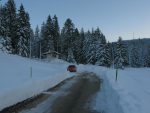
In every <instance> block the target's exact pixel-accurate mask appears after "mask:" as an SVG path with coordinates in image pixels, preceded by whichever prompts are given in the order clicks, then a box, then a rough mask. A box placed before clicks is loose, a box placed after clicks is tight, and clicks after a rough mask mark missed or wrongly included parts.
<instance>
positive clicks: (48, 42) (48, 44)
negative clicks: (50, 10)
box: [44, 15, 54, 52]
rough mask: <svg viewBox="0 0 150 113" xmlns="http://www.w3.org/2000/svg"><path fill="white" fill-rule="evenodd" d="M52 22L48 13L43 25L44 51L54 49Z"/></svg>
mask: <svg viewBox="0 0 150 113" xmlns="http://www.w3.org/2000/svg"><path fill="white" fill-rule="evenodd" d="M52 29H53V23H52V19H51V16H50V15H49V16H48V18H47V22H46V25H45V35H46V36H45V39H44V41H45V51H44V52H47V51H49V50H51V51H54V41H53V30H52Z"/></svg>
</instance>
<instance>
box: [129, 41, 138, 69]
mask: <svg viewBox="0 0 150 113" xmlns="http://www.w3.org/2000/svg"><path fill="white" fill-rule="evenodd" d="M131 66H132V67H140V57H139V50H138V48H137V47H136V45H135V44H134V45H133V47H132V49H131Z"/></svg>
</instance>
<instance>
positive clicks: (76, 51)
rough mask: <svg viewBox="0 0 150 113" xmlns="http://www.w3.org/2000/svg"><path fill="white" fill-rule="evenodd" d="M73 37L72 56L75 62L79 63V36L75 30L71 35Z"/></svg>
mask: <svg viewBox="0 0 150 113" xmlns="http://www.w3.org/2000/svg"><path fill="white" fill-rule="evenodd" d="M73 37H74V39H75V40H74V42H73V45H72V50H73V54H74V57H75V60H76V61H77V63H79V62H80V55H81V51H80V50H81V40H80V34H79V31H78V29H77V28H76V29H75V31H74V33H73Z"/></svg>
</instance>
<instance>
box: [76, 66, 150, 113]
mask: <svg viewBox="0 0 150 113" xmlns="http://www.w3.org/2000/svg"><path fill="white" fill-rule="evenodd" d="M78 68H80V71H89V72H95V73H96V74H97V75H98V76H99V77H100V78H102V79H103V83H102V84H101V85H102V86H101V90H100V91H99V92H98V93H97V94H96V97H95V99H94V101H93V103H92V108H94V110H97V111H99V112H104V113H150V107H149V105H150V87H149V86H150V68H127V69H125V70H119V71H118V81H117V82H116V81H115V74H116V70H113V69H108V68H104V67H99V66H91V65H87V66H84V65H79V66H78Z"/></svg>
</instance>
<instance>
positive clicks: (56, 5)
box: [1, 0, 150, 41]
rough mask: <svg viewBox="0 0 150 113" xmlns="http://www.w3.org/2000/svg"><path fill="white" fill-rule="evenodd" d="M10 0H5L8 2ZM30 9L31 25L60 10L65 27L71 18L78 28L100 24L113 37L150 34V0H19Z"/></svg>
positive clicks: (107, 34)
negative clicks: (67, 20) (65, 23)
mask: <svg viewBox="0 0 150 113" xmlns="http://www.w3.org/2000/svg"><path fill="white" fill-rule="evenodd" d="M6 1H7V0H1V2H2V3H6ZM15 2H16V5H17V7H19V6H20V4H21V3H23V5H24V7H25V9H26V11H28V12H29V14H30V18H31V20H30V21H31V25H32V27H33V28H35V26H36V25H39V26H40V25H41V24H42V22H43V21H46V18H47V16H48V15H49V14H50V15H52V16H53V15H54V14H56V15H57V16H58V19H59V24H60V26H61V27H62V26H63V24H64V22H65V20H66V19H67V18H71V19H72V20H73V22H74V24H75V26H76V27H77V28H81V27H83V28H84V29H85V30H87V29H91V28H92V27H93V28H96V27H100V29H101V31H102V32H103V33H104V35H105V36H106V38H107V40H109V41H116V40H117V39H118V36H122V37H123V39H132V38H133V32H134V35H135V38H139V37H141V38H150V0H15Z"/></svg>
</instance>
